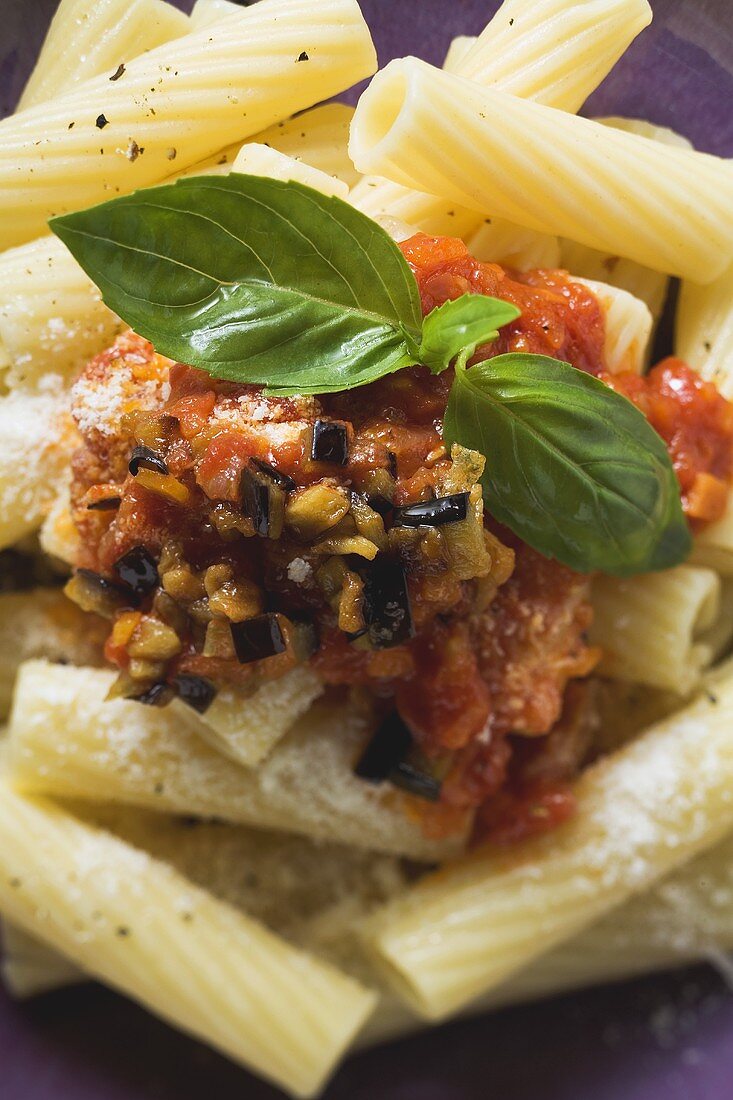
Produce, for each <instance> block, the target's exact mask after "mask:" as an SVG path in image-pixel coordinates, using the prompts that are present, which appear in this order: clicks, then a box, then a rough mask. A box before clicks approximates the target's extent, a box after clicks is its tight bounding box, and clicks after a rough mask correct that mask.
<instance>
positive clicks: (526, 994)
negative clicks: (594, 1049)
mask: <svg viewBox="0 0 733 1100" xmlns="http://www.w3.org/2000/svg"><path fill="white" fill-rule="evenodd" d="M731 950H733V840H731V839H730V838H728V839H726V840H724V841H723V842H722V843H721V844H717V845H716V846H715V847H714V848H713V849H712V850H711V851H710V852H705V853H703V855H701V856H698V857H697V858H696V859H694V860H691V861H690V863H688V864H687V865H686V866H684V867H683V868H682V869H681V870H679V871H677V872H675V874H673V875H670V876H669V877H668V878H667V879H665V880H664V882H662V883H660V884H659V885H658V886H656V887H655V888H654V889H652V890H649V891H648V892H647V893H644V894H641V895H640V896H639V897H638V898H632V899H631V900H630V901H628V902H626V904H625V905H623V906H621V907H620V908H619V909H617V910H615V911H614V912H613V913H609V914H608V916H607V917H604V918H603V919H602V920H600V921H598V922H597V923H596V924H594V925H592V927H590V928H588V929H586V931H585V932H581V934H580V935H579V936H576V937H575V938H574V939H572V940H569V941H568V942H567V943H562V944H560V945H559V946H558V947H556V948H554V949H553V950H552V951H548V952H547V953H546V954H544V955H541V956H540V957H539V958H538V959H536V960H535V961H534V962H533V963H531V964H530V965H529V966H528V967H526V968H525V969H524V970H521V971H519V973H517V974H515V975H514V976H513V977H512V978H510V979H509V981H507V982H504V983H503V984H502V985H500V986H498V987H497V988H496V989H492V990H490V991H489V992H488V993H486V994H484V995H483V996H481V997H479V998H478V1000H476V1001H474V1002H473V1003H472V1004H470V1005H468V1006H467V1007H466V1009H465V1010H464V1011H463V1012H462V1015H465V1016H475V1015H478V1014H479V1013H481V1012H486V1011H488V1010H490V1009H494V1008H504V1007H506V1006H507V1005H510V1004H517V1003H521V1002H528V1001H535V1000H538V999H539V998H541V997H552V996H556V995H557V994H558V993H562V992H566V991H567V990H571V989H585V988H587V987H589V986H595V985H601V984H602V983H605V982H620V981H626V980H628V979H629V978H633V977H636V976H638V975H640V974H647V973H650V972H653V971H656V970H666V969H672V968H674V967H679V966H685V965H688V964H689V963H691V962H696V961H698V960H701V959H706V958H715V957H718V956H719V955H720V953H721V952H728V951H731ZM424 1026H425V1022H424V1020H421V1019H420V1018H419V1017H418V1016H417V1015H416V1014H415V1013H413V1012H411V1011H410V1010H409V1008H407V1006H405V1005H404V1004H401V1003H400V1002H399V1001H398V1000H397V999H396V998H394V997H391V998H390V997H388V996H383V998H382V1000H381V1001H380V1004H379V1006H378V1009H377V1011H376V1012H374V1013H373V1015H372V1016H371V1017H370V1018H369V1020H368V1021H367V1024H366V1026H365V1028H364V1030H363V1031H362V1032H361V1033H360V1035H359V1038H358V1043H359V1045H360V1046H372V1045H374V1044H375V1043H378V1042H383V1041H384V1040H385V1039H387V1038H394V1037H395V1036H396V1035H404V1034H406V1033H408V1032H411V1031H417V1030H419V1029H420V1028H421V1027H424Z"/></svg>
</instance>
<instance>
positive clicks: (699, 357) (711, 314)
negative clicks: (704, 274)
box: [675, 171, 733, 398]
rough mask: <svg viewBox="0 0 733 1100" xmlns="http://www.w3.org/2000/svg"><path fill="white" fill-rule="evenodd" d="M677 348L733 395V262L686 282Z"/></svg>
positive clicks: (698, 369)
mask: <svg viewBox="0 0 733 1100" xmlns="http://www.w3.org/2000/svg"><path fill="white" fill-rule="evenodd" d="M731 174H732V175H733V171H732V172H731ZM675 352H676V354H677V355H679V356H680V358H681V359H684V360H685V362H687V363H689V364H690V366H691V367H694V369H695V370H696V371H699V373H700V374H701V375H702V377H703V378H706V379H707V380H708V381H709V382H714V383H715V385H716V386H717V387H718V389H719V390H720V392H721V393H722V394H723V396H724V397H728V398H733V264H731V266H730V267H728V269H727V270H726V271H724V272H723V274H722V275H721V276H720V278H718V279H716V280H715V281H714V282H712V283H710V284H709V285H708V286H696V285H695V284H694V283H691V282H689V281H684V282H683V283H682V288H681V290H680V296H679V301H678V304H677V318H676V332H675Z"/></svg>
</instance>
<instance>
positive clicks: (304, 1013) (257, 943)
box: [0, 778, 374, 1096]
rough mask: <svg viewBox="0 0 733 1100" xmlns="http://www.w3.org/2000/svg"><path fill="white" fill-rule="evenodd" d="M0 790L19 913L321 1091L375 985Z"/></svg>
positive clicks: (7, 872)
mask: <svg viewBox="0 0 733 1100" xmlns="http://www.w3.org/2000/svg"><path fill="white" fill-rule="evenodd" d="M0 792H1V796H0V871H1V873H0V899H1V904H2V908H3V912H4V913H6V914H7V916H8V917H9V918H10V919H11V920H12V921H13V922H15V923H16V924H18V925H19V926H20V927H21V928H23V929H24V930H26V931H28V932H31V933H32V934H35V935H40V936H41V937H42V938H43V939H44V940H45V942H47V943H48V944H49V945H51V946H52V947H55V948H56V949H58V950H61V951H62V952H63V953H64V954H66V955H68V956H69V957H71V958H72V959H73V961H74V962H76V963H78V964H79V965H80V966H81V967H82V968H83V969H84V970H86V971H87V972H89V973H93V974H96V975H97V976H99V977H101V978H103V979H104V980H105V981H107V982H109V983H110V984H112V985H114V986H116V987H118V988H121V989H123V990H125V991H126V992H127V993H129V994H130V995H131V996H132V997H134V998H135V999H137V1000H139V1001H141V1002H142V1003H143V1004H145V1005H146V1006H147V1007H149V1008H150V1009H151V1010H152V1011H154V1012H157V1013H158V1014H159V1015H161V1016H162V1017H163V1018H165V1019H168V1020H170V1021H172V1022H175V1023H177V1024H179V1025H180V1026H182V1027H183V1028H184V1029H185V1030H186V1031H188V1032H192V1033H194V1034H197V1035H199V1036H200V1037H202V1038H205V1039H206V1040H208V1041H209V1042H210V1043H212V1045H214V1046H216V1047H218V1048H219V1049H220V1050H223V1051H224V1052H225V1053H227V1054H228V1055H229V1056H230V1057H232V1058H234V1059H236V1060H238V1061H241V1062H244V1063H245V1064H247V1065H250V1066H252V1067H253V1068H255V1069H257V1070H258V1071H259V1072H260V1073H262V1074H264V1075H265V1076H267V1077H269V1078H270V1079H271V1080H274V1081H276V1082H277V1083H279V1084H282V1085H285V1086H286V1087H287V1088H289V1089H290V1090H291V1092H293V1093H294V1094H295V1095H297V1096H310V1095H312V1094H313V1093H314V1092H316V1091H317V1089H318V1087H319V1086H320V1084H321V1083H322V1081H323V1079H324V1077H325V1075H326V1074H327V1073H328V1072H329V1071H330V1069H331V1067H332V1065H333V1064H334V1062H335V1060H336V1059H337V1058H338V1057H339V1055H340V1054H341V1052H342V1051H343V1049H344V1047H345V1046H346V1045H347V1044H348V1043H349V1041H350V1040H351V1038H352V1037H353V1035H354V1033H355V1032H356V1031H357V1030H358V1029H359V1027H360V1026H361V1024H362V1023H363V1022H364V1020H365V1018H366V1017H367V1016H368V1015H369V1013H370V1011H371V1009H372V1008H373V1005H374V994H372V993H370V992H369V991H367V990H366V989H364V988H362V987H361V986H359V985H357V984H356V983H355V982H354V981H353V980H352V979H350V978H348V977H346V976H345V975H343V974H340V973H339V972H338V971H337V970H334V969H332V968H330V967H328V966H327V965H326V964H324V963H320V962H318V961H317V960H315V959H313V958H311V957H309V956H308V955H306V954H304V953H302V952H299V951H297V950H295V949H294V948H292V947H290V946H289V945H288V944H287V943H286V942H285V941H283V940H282V939H279V938H278V937H276V936H275V935H273V934H272V933H271V932H268V931H267V929H265V928H264V927H263V926H262V925H260V924H258V923H256V922H255V921H252V920H249V919H248V918H246V917H245V916H243V915H242V914H241V913H238V912H237V911H236V910H234V909H232V908H230V907H228V906H226V905H223V904H222V903H221V902H218V901H216V900H215V899H214V898H213V897H211V896H210V895H208V894H207V893H206V892H205V891H203V890H201V889H200V888H198V887H196V886H195V885H194V884H193V883H191V882H190V881H188V880H186V879H185V878H183V877H182V876H180V875H178V874H177V873H176V872H174V871H173V870H172V869H171V868H170V867H168V866H167V865H166V864H164V863H161V862H158V861H156V860H153V859H151V858H150V857H149V856H147V855H146V854H145V853H143V852H140V851H138V850H136V849H134V848H132V847H130V846H128V845H126V844H124V843H123V842H122V841H120V840H117V839H116V838H114V837H113V836H111V835H110V834H108V833H105V832H104V831H102V830H96V829H93V828H90V827H89V826H87V825H84V824H82V823H81V822H80V821H78V820H76V819H74V818H73V817H72V816H71V815H70V814H68V813H65V812H64V811H62V810H60V809H59V808H58V807H56V806H54V805H53V804H51V803H48V802H44V801H41V800H36V799H26V798H23V797H22V796H20V795H18V794H16V793H15V792H14V791H13V789H12V787H11V786H10V784H9V783H8V781H7V779H6V778H3V779H2V780H0ZM80 924H81V926H82V927H81V928H80ZM163 942H164V943H165V950H164V951H162V950H161V943H163ZM293 973H296V974H297V975H298V980H297V982H296V983H293V981H292V977H293ZM286 987H287V993H286V991H285V990H286ZM286 1003H287V1004H288V1005H289V1006H290V1008H291V1009H292V1011H291V1013H290V1014H286V1015H283V1013H282V1008H283V1005H284V1004H286ZM213 1006H215V1010H214V1011H212V1007H213Z"/></svg>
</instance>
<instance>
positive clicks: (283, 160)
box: [232, 142, 349, 199]
mask: <svg viewBox="0 0 733 1100" xmlns="http://www.w3.org/2000/svg"><path fill="white" fill-rule="evenodd" d="M232 172H244V173H245V174H247V175H251V176H267V177H268V178H270V179H274V180H284V181H285V182H287V181H288V180H295V181H296V183H302V184H305V186H306V187H312V188H313V189H314V190H315V191H320V192H321V193H322V194H324V195H335V196H336V197H337V198H339V199H346V198H347V197H348V194H349V185H348V184H347V183H344V181H343V180H340V179H336V177H335V176H328V175H326V173H325V172H321V171H320V169H318V168H313V167H311V165H309V164H307V163H306V162H305V161H304V160H296V159H295V158H294V157H289V156H286V155H285V153H279V152H278V151H277V149H273V148H271V147H270V146H269V145H262V144H259V143H258V142H251V143H250V142H248V143H247V144H246V145H243V146H242V148H241V149H240V150H239V153H238V154H237V157H236V159H235V161H234V163H233V164H232Z"/></svg>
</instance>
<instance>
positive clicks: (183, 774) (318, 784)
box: [10, 661, 465, 861]
mask: <svg viewBox="0 0 733 1100" xmlns="http://www.w3.org/2000/svg"><path fill="white" fill-rule="evenodd" d="M113 679H114V676H113V674H111V673H108V672H105V671H102V670H94V669H87V668H69V667H66V668H61V667H54V666H53V665H48V664H45V663H44V662H42V661H31V662H28V663H27V664H25V665H23V666H22V667H21V669H20V672H19V675H18V680H17V685H16V690H15V699H14V703H13V711H12V715H11V720H10V735H11V757H12V767H13V777H14V779H16V780H17V781H18V783H19V784H20V785H21V786H22V787H23V788H24V789H26V790H32V791H43V792H44V793H47V794H54V795H63V796H66V797H72V798H81V799H86V800H89V801H93V802H94V801H96V802H119V803H123V804H129V805H136V806H144V807H147V808H150V809H156V810H159V811H162V812H167V813H178V814H181V813H182V814H193V815H198V816H200V817H216V818H219V819H221V820H222V821H232V822H238V823H241V824H245V825H254V826H256V827H258V828H262V829H279V830H283V831H285V832H295V833H301V834H305V835H308V836H313V837H317V838H321V839H324V840H338V841H340V842H341V843H344V844H353V845H354V846H355V847H361V848H371V849H374V850H378V851H385V852H394V853H396V854H399V855H408V856H412V857H414V858H415V859H424V860H428V861H429V860H432V859H440V858H445V857H446V856H448V855H451V854H455V853H456V851H457V850H458V849H460V848H461V847H462V846H463V844H464V842H465V837H464V836H458V837H451V838H449V839H448V840H437V841H436V840H430V839H428V838H426V837H424V836H423V835H422V833H421V831H420V828H419V826H418V825H417V824H415V823H414V822H413V821H412V820H410V818H409V816H408V815H407V814H405V812H404V807H403V805H402V803H401V800H400V798H399V796H396V795H395V793H394V790H393V789H392V788H390V787H389V786H388V785H385V786H384V787H381V786H380V787H374V786H372V785H371V784H369V783H365V782H364V781H363V780H360V779H358V778H357V777H356V776H354V774H353V765H354V761H355V760H356V759H357V757H358V755H359V753H360V751H361V748H362V746H363V743H364V741H365V740H366V738H367V737H368V735H369V733H370V726H369V723H368V721H367V720H365V718H364V717H363V716H362V715H360V714H358V713H356V712H353V711H350V710H347V709H346V708H342V707H331V708H327V707H325V706H323V707H318V706H317V707H314V708H313V710H311V711H310V713H309V714H308V715H307V716H306V717H304V718H303V719H302V720H301V721H300V722H299V723H298V727H297V729H295V730H293V731H291V733H289V734H288V735H287V736H286V737H284V738H283V739H282V740H281V741H280V742H279V744H277V745H276V746H275V747H274V748H273V749H272V751H271V752H270V754H269V756H268V757H267V759H266V760H265V761H264V762H263V763H262V764H261V765H260V766H259V767H258V768H257V769H254V770H253V769H246V768H242V767H237V766H236V765H235V764H234V763H233V762H232V761H231V760H228V759H227V758H226V757H224V756H222V755H221V754H220V753H218V752H216V751H214V750H213V749H212V748H210V747H209V746H208V745H207V744H206V743H205V742H204V741H203V740H202V738H201V737H200V736H199V733H198V732H197V731H196V730H195V729H194V728H192V727H191V726H185V727H184V726H183V725H182V723H181V721H180V715H179V714H178V713H177V712H171V711H170V710H157V709H155V708H152V707H143V706H140V704H138V703H134V702H125V701H122V700H112V701H109V702H105V696H106V695H107V692H108V691H109V688H110V686H111V684H112V682H113Z"/></svg>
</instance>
